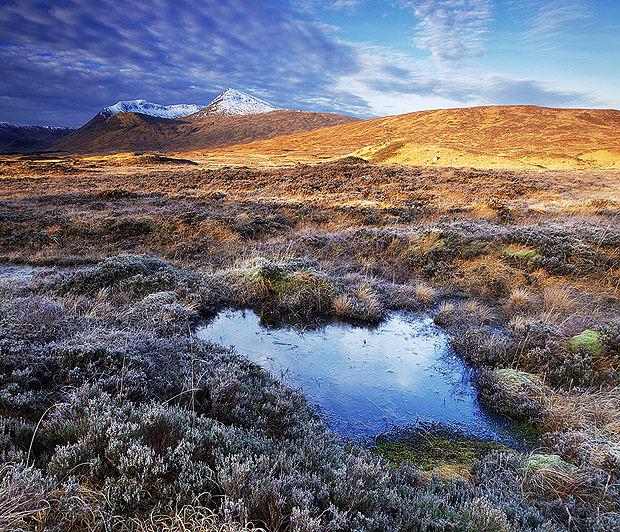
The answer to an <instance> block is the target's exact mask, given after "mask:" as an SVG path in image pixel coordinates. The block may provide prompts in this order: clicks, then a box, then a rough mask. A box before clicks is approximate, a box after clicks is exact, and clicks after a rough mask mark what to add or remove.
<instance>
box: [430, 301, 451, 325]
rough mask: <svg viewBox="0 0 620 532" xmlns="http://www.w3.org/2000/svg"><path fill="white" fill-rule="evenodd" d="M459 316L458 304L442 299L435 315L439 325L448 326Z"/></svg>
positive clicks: (434, 317)
mask: <svg viewBox="0 0 620 532" xmlns="http://www.w3.org/2000/svg"><path fill="white" fill-rule="evenodd" d="M456 318H457V306H456V305H455V304H454V303H452V302H451V301H442V302H441V303H440V305H439V307H438V308H437V311H436V312H435V314H434V316H433V320H434V321H435V323H436V324H437V325H440V326H442V327H447V326H449V325H452V324H454V322H455V321H456Z"/></svg>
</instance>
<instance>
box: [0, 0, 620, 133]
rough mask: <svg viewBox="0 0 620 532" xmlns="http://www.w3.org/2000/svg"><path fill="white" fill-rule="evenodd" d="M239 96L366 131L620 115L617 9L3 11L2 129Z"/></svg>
mask: <svg viewBox="0 0 620 532" xmlns="http://www.w3.org/2000/svg"><path fill="white" fill-rule="evenodd" d="M227 87H233V88H236V89H239V90H242V91H245V92H248V93H250V94H253V95H255V96H257V97H260V98H263V99H266V100H268V101H270V102H271V103H273V104H275V105H278V106H281V107H284V108H293V109H303V110H308V111H331V112H340V113H344V114H351V115H355V116H360V117H371V116H383V115H389V114H400V113H405V112H410V111H417V110H422V109H435V108H444V107H463V106H472V105H509V104H510V105H517V104H519V105H521V104H532V105H544V106H550V107H597V108H615V109H619V108H620V1H619V0H384V1H367V0H290V1H283V0H262V1H260V2H259V1H239V0H232V1H225V2H224V1H221V0H217V1H215V0H201V1H194V0H172V1H169V0H150V1H142V0H132V1H130V2H128V1H127V0H96V1H95V0H0V121H7V122H12V123H17V124H53V125H66V126H79V125H82V124H83V123H85V122H86V121H87V120H88V119H90V118H91V117H92V116H93V115H94V114H96V113H97V111H98V110H99V109H100V108H102V107H104V106H106V105H111V104H113V103H115V102H116V101H118V100H130V99H139V98H141V99H146V100H149V101H152V102H157V103H164V104H172V103H197V104H208V103H209V102H210V101H211V99H212V98H213V97H215V96H216V95H217V94H218V93H219V92H220V91H221V90H223V89H225V88H227Z"/></svg>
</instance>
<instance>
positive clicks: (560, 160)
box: [205, 106, 620, 170]
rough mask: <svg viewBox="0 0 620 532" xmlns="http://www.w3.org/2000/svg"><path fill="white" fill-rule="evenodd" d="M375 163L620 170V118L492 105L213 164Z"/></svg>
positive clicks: (327, 132)
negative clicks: (351, 158)
mask: <svg viewBox="0 0 620 532" xmlns="http://www.w3.org/2000/svg"><path fill="white" fill-rule="evenodd" d="M349 154H351V155H356V156H358V157H362V158H364V159H367V160H369V161H373V162H381V163H400V164H407V165H433V166H440V167H474V168H496V169H535V168H546V169H559V170H577V169H588V168H596V169H620V111H616V110H598V109H552V108H546V107H534V106H488V107H472V108H462V109H440V110H435V111H420V112H415V113H408V114H404V115H398V116H391V117H386V118H376V119H372V120H364V121H360V122H354V123H350V124H344V125H339V126H335V127H327V128H323V129H319V130H315V131H311V132H305V133H296V134H292V135H285V136H280V137H276V138H272V139H269V140H262V141H258V142H252V143H249V144H245V145H239V146H233V147H231V148H227V149H226V151H222V150H214V151H210V152H208V153H207V154H205V155H206V156H207V157H209V158H212V159H218V158H222V159H229V162H232V161H233V160H234V159H238V160H244V159H249V160H261V161H269V162H271V163H275V164H280V163H283V162H289V161H290V162H296V161H304V162H312V161H321V160H325V159H331V158H336V157H342V156H344V155H349Z"/></svg>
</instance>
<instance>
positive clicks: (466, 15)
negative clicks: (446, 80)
mask: <svg viewBox="0 0 620 532" xmlns="http://www.w3.org/2000/svg"><path fill="white" fill-rule="evenodd" d="M405 5H408V6H409V7H411V8H412V9H413V12H414V13H415V15H416V17H417V18H418V20H419V22H418V24H417V27H416V35H415V38H414V42H415V44H416V46H418V48H421V49H423V50H428V51H429V52H430V53H431V56H432V57H433V60H434V61H435V62H436V63H437V64H439V65H443V66H446V65H450V64H452V63H454V62H456V61H461V60H463V59H467V58H471V57H477V56H480V55H482V53H483V52H484V35H485V34H486V32H487V30H488V25H489V22H490V21H491V5H490V2H489V0H412V1H407V2H405Z"/></svg>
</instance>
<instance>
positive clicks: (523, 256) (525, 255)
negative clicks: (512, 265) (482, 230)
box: [501, 246, 541, 264]
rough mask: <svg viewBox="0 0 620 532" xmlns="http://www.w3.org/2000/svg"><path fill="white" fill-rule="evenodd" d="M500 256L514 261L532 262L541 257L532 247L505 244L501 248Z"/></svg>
mask: <svg viewBox="0 0 620 532" xmlns="http://www.w3.org/2000/svg"><path fill="white" fill-rule="evenodd" d="M501 253H502V256H503V257H505V258H507V259H511V260H513V261H515V262H525V263H528V264H530V263H533V262H536V261H538V260H539V259H540V258H541V255H540V254H539V253H538V251H536V250H535V249H534V248H528V247H521V246H506V247H504V248H502V251H501Z"/></svg>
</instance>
